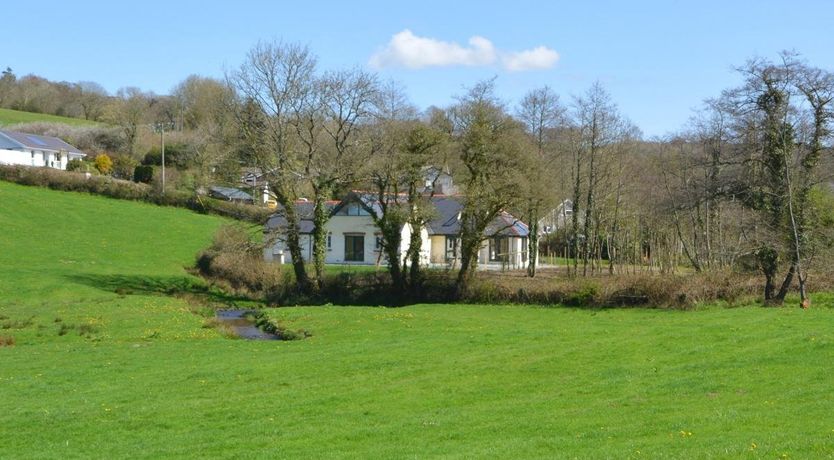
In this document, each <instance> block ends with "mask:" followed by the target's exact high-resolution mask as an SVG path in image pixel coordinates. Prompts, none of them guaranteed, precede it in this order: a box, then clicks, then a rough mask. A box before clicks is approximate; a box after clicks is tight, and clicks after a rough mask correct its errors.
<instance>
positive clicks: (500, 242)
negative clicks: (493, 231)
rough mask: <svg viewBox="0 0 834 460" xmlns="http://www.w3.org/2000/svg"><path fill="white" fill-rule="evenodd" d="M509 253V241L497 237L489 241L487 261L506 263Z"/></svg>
mask: <svg viewBox="0 0 834 460" xmlns="http://www.w3.org/2000/svg"><path fill="white" fill-rule="evenodd" d="M509 252H510V239H509V238H506V237H500V236H497V237H495V238H490V239H489V261H490V262H506V261H507V260H508V256H509Z"/></svg>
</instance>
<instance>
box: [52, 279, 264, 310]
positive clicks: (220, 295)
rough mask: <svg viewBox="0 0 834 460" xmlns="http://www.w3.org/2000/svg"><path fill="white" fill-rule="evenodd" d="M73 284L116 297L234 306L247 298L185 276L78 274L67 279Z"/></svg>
mask: <svg viewBox="0 0 834 460" xmlns="http://www.w3.org/2000/svg"><path fill="white" fill-rule="evenodd" d="M66 279H68V280H69V281H72V282H73V283H78V284H83V285H86V286H90V287H94V288H97V289H100V290H102V291H106V292H113V293H116V294H119V295H161V296H170V297H179V298H185V299H186V300H189V301H190V300H194V301H200V302H204V303H206V304H223V305H234V304H235V303H237V302H243V301H249V300H250V299H248V298H246V297H241V296H235V295H231V294H228V293H226V292H222V291H219V290H217V289H211V288H210V287H209V286H207V285H205V284H204V283H202V282H201V281H199V280H196V279H194V278H190V277H187V276H140V275H97V274H92V273H81V274H75V275H69V276H66Z"/></svg>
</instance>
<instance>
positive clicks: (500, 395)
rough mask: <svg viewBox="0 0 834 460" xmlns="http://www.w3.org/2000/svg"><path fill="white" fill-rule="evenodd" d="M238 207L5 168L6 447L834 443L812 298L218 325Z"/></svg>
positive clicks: (212, 452) (336, 449)
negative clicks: (208, 261) (283, 333)
mask: <svg viewBox="0 0 834 460" xmlns="http://www.w3.org/2000/svg"><path fill="white" fill-rule="evenodd" d="M222 222H223V221H222V219H219V218H215V217H209V216H201V215H197V214H194V213H191V212H189V211H184V210H179V209H173V208H162V207H155V206H151V205H146V204H142V203H134V202H125V201H116V200H109V199H105V198H100V197H93V196H87V195H83V194H72V193H61V192H54V191H50V190H44V189H38V188H30V187H22V186H17V185H10V184H7V183H3V182H0V231H2V237H0V337H4V336H5V337H14V342H15V344H14V345H13V346H5V347H0V458H32V457H39V458H65V457H69V458H75V457H82V458H89V457H96V458H121V457H131V458H134V457H139V458H160V457H208V458H214V457H220V458H248V457H257V458H276V457H277V458H282V457H292V458H311V457H312V458H317V457H348V458H404V457H405V458H415V457H417V458H423V457H443V458H472V457H499V458H500V457H517V458H574V457H576V458H728V457H729V458H739V457H740V458H834V415H833V414H834V397H832V395H831V392H832V388H833V387H832V385H834V370H832V364H834V309H832V304H834V298H832V296H830V295H821V296H817V298H815V303H814V305H815V307H814V308H813V309H812V310H809V311H801V310H798V309H787V308H785V309H764V308H760V307H752V306H751V307H740V308H733V309H721V308H715V307H709V308H702V309H700V310H697V311H690V312H679V311H660V310H647V309H624V310H603V311H590V310H576V309H567V308H537V307H507V306H470V305H417V306H412V307H407V308H400V309H384V308H371V307H350V308H348V307H294V308H282V309H275V310H271V311H270V315H271V316H272V317H273V318H275V319H278V320H280V321H283V322H284V323H285V325H287V326H289V327H290V328H304V329H307V330H309V331H311V332H312V333H313V336H312V337H311V338H309V339H306V340H303V341H295V342H251V341H243V340H233V339H228V338H224V337H222V336H221V335H220V334H219V333H218V332H217V331H215V330H214V329H207V328H203V327H202V324H203V318H201V317H200V316H199V315H196V314H194V313H192V312H191V310H192V309H193V307H191V306H190V305H189V304H187V303H186V302H185V301H183V300H179V299H178V298H175V297H172V296H170V295H168V293H170V292H173V291H178V292H182V291H188V290H190V289H194V290H198V289H199V287H200V286H202V283H201V282H200V281H199V280H197V279H195V278H193V277H191V276H189V275H188V274H187V273H186V272H185V270H184V268H183V267H184V266H187V265H190V264H191V263H192V261H193V257H194V253H195V252H196V251H197V250H198V249H199V248H201V247H203V246H205V245H206V244H208V242H209V241H210V238H211V235H212V234H213V232H214V230H215V229H216V228H217V227H218V226H219V225H220V224H221V223H222Z"/></svg>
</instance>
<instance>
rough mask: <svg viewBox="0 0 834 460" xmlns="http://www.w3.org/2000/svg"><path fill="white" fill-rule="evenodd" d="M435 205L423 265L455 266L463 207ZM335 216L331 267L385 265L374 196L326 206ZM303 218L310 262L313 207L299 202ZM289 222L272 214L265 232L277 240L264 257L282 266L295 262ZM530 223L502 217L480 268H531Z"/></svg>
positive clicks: (405, 231)
mask: <svg viewBox="0 0 834 460" xmlns="http://www.w3.org/2000/svg"><path fill="white" fill-rule="evenodd" d="M431 203H432V205H433V206H434V208H435V211H436V213H435V216H436V217H435V218H434V219H433V220H432V221H431V222H430V223H429V224H428V225H427V228H424V229H422V230H421V235H420V237H421V238H420V239H421V241H422V245H421V251H420V254H421V257H420V260H421V263H422V264H424V265H427V266H429V265H430V266H438V267H441V266H452V267H453V266H455V265H456V264H457V263H459V255H460V250H459V241H460V240H459V234H460V212H461V210H462V204H461V202H460V200H459V199H458V198H456V197H451V196H443V195H441V196H434V197H432V198H431ZM327 206H328V210H329V212H330V213H331V216H330V220H329V221H328V222H327V254H326V256H325V262H326V263H328V264H348V265H376V264H386V263H387V261H386V258H385V256H384V254H383V253H382V250H381V249H382V248H381V244H380V243H381V239H380V231H379V228H378V227H377V226H376V225H375V224H374V221H373V218H372V217H371V213H374V212H379V209H378V206H377V205H376V204H375V201H374V198H373V195H372V194H368V193H362V192H352V193H350V194H348V196H347V197H345V199H344V200H342V201H331V202H328V203H327ZM296 211H297V212H298V214H299V216H300V217H301V220H300V225H299V233H300V234H301V245H302V252H303V257H304V259H305V260H308V261H309V260H312V235H311V234H312V230H313V222H312V215H313V203H311V202H308V201H301V202H298V203H296ZM286 225H287V221H286V219H285V218H284V216H283V214H282V213H280V212H279V213H278V214H275V215H274V216H272V217H271V218H270V219H269V221H268V222H267V224H266V229H265V233H266V235H267V238H268V239H269V240H271V241H272V242H271V243H270V244H268V245H267V248H266V249H265V250H264V258H265V260H268V261H275V262H278V263H291V262H292V260H291V258H290V254H289V251H288V250H287V248H286V244H285V242H284V240H283V238H282V234H283V229H285V228H286ZM411 232H412V229H411V227H410V226H409V225H405V226H404V227H403V228H402V240H401V241H402V243H401V244H402V247H401V248H400V250H399V253H400V255H401V257H404V256H405V253H406V250H407V248H408V245H409V242H410V240H411ZM527 235H528V229H527V225H526V224H524V223H523V222H521V221H519V220H518V219H516V218H514V217H513V216H511V215H510V214H509V213H502V214H501V215H500V216H498V217H497V218H496V219H495V221H494V222H493V223H492V224H491V225H490V226H489V228H488V229H487V232H486V236H487V237H486V238H485V241H484V244H483V246H482V248H481V251H480V253H479V257H478V263H479V266H481V267H486V268H489V267H495V268H524V267H526V266H527V261H528V260H529V258H528V257H527Z"/></svg>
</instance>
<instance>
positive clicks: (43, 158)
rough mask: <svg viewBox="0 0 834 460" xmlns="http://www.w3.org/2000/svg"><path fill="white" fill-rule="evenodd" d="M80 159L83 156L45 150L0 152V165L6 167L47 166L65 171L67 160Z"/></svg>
mask: <svg viewBox="0 0 834 460" xmlns="http://www.w3.org/2000/svg"><path fill="white" fill-rule="evenodd" d="M82 157H83V155H78V154H67V153H59V152H52V151H45V150H0V164H8V165H23V166H48V167H50V168H55V169H67V163H69V160H72V159H76V158H82Z"/></svg>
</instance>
